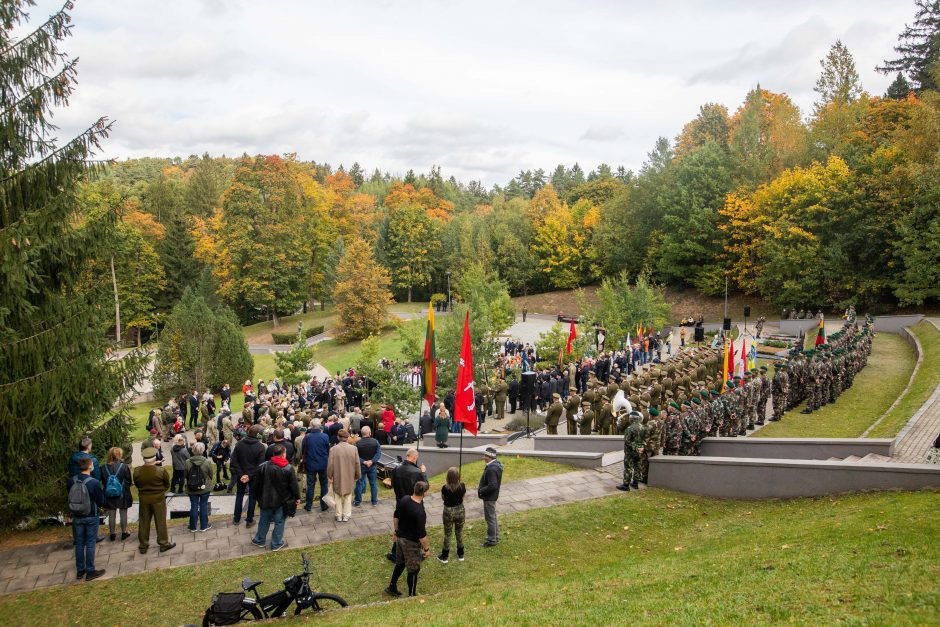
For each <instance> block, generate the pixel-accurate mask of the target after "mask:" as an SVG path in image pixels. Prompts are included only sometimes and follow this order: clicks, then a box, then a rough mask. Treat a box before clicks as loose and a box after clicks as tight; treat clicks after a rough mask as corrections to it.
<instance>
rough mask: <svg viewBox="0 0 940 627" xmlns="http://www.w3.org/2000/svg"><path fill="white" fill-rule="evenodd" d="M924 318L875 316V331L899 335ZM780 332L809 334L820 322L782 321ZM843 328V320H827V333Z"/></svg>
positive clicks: (813, 320) (861, 320) (919, 316)
mask: <svg viewBox="0 0 940 627" xmlns="http://www.w3.org/2000/svg"><path fill="white" fill-rule="evenodd" d="M923 317H924V316H923V315H922V314H912V315H909V316H875V331H880V332H882V333H898V332H900V331H901V329H904V328H906V327H909V326H912V325H915V324H917V323H918V322H920V319H921V318H923ZM858 320H859V325H861V324H862V323H863V322H864V321H865V314H864V313H862V314H861V315H860V316H859V318H858ZM779 326H780V332H781V333H784V334H786V335H799V334H800V329H803V330H804V331H806V332H807V333H809V330H810V329H816V328H818V327H819V320H816V319H812V320H781V321H780V322H779ZM841 327H842V318H841V317H839V318H831V319H827V320H826V333H827V334H829V333H835V332H836V331H838V330H839V329H840V328H841Z"/></svg>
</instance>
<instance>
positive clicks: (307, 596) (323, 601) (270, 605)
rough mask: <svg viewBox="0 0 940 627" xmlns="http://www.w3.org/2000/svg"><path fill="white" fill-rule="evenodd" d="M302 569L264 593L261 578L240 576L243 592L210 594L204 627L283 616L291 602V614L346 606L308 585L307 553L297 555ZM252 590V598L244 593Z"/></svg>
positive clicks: (338, 597)
mask: <svg viewBox="0 0 940 627" xmlns="http://www.w3.org/2000/svg"><path fill="white" fill-rule="evenodd" d="M300 557H301V559H302V560H303V564H304V572H303V573H301V574H299V575H291V576H290V577H288V578H287V579H285V580H284V589H283V590H278V591H277V592H273V593H271V594H269V595H266V596H261V595H260V594H259V593H258V586H260V585H261V584H262V583H263V582H261V581H252V580H251V579H248V578H245V579H244V580H242V592H220V593H218V594H216V595H215V596H214V597H213V598H212V605H211V606H209V608H208V609H206V613H205V614H204V615H203V618H202V625H203V627H209V626H210V625H234V624H235V623H240V622H242V621H252V620H263V619H265V618H277V617H280V616H284V615H285V613H286V612H287V608H289V607H290V605H291V603H294V604H295V607H294V615H295V616H296V615H298V614H300V613H301V612H302V611H303V610H305V609H311V610H313V611H314V612H322V611H324V610H329V609H336V608H342V607H346V606H347V605H348V603H346V601H345V599H343V597H341V596H338V595H336V594H330V593H328V592H314V591H313V589H311V587H310V562H309V561H307V556H306V555H304V554H301V555H300ZM248 592H251V593H253V594H254V598H251V597H249V596H247V593H248Z"/></svg>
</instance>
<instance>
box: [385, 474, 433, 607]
mask: <svg viewBox="0 0 940 627" xmlns="http://www.w3.org/2000/svg"><path fill="white" fill-rule="evenodd" d="M427 491H428V483H427V481H418V482H417V483H415V485H414V490H413V492H412V494H411V495H408V496H405V497H404V498H402V499H401V500H399V501H398V503H397V505H396V506H395V518H394V525H395V531H394V532H393V533H392V540H393V542H394V546H395V568H394V570H392V580H391V581H390V582H389V584H388V587H387V588H385V593H386V594H389V595H391V596H395V597H400V596H401V592H399V591H398V579H399V577H401V574H402V573H403V572H405V569H406V568H407V569H408V596H410V597H413V596H417V595H418V573H419V572H421V562H422V560H424V559H425V558H427V557H428V556H429V555H430V554H431V547H430V545H429V543H428V534H427V530H426V528H425V526H426V523H427V513H426V512H425V511H424V495H425V494H427Z"/></svg>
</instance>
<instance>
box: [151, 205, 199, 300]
mask: <svg viewBox="0 0 940 627" xmlns="http://www.w3.org/2000/svg"><path fill="white" fill-rule="evenodd" d="M163 225H164V227H165V229H166V231H165V232H164V236H163V239H162V240H160V242H159V244H158V246H157V252H158V253H159V254H160V262H161V264H162V265H163V274H164V276H165V278H166V289H164V290H163V291H161V293H160V295H159V297H158V300H157V303H156V305H157V308H158V309H160V310H163V311H169V310H170V309H172V308H173V305H174V304H176V303H177V302H178V301H179V299H180V297H181V296H182V295H183V290H185V289H186V288H187V287H191V286H194V285H195V284H196V282H197V281H198V279H199V272H200V264H199V262H198V261H196V259H195V257H194V253H195V251H196V242H195V240H194V239H193V221H192V217H191V216H189V215H188V214H186V213H185V212H184V211H183V210H182V209H180V208H176V209H174V210H173V211H172V212H171V213H169V214H166V215H164V217H163Z"/></svg>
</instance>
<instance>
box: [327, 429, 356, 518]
mask: <svg viewBox="0 0 940 627" xmlns="http://www.w3.org/2000/svg"><path fill="white" fill-rule="evenodd" d="M337 437H338V438H339V443H338V444H337V445H336V446H334V447H333V448H331V449H330V454H329V460H328V461H327V464H326V477H327V480H328V481H329V482H330V487H331V489H332V490H333V494H334V495H335V499H334V500H335V501H336V506H335V507H336V521H337V522H347V521H348V520H349V517H350V516H351V515H352V498H353V490H355V488H356V482H357V481H359V479H360V477H362V468H361V467H360V464H359V452H358V451H357V450H356V447H355V446H353V445H352V444H350V443H349V442H348V440H349V432H348V431H346V429H340V430H339V433H338V434H337Z"/></svg>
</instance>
